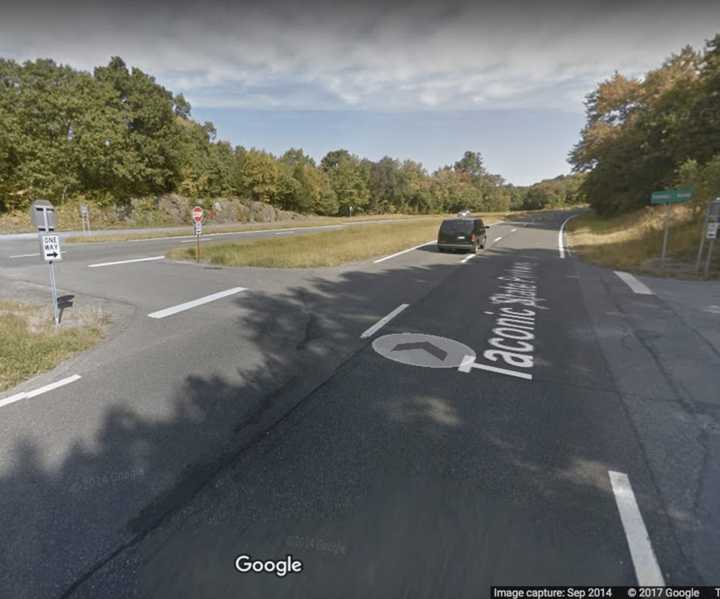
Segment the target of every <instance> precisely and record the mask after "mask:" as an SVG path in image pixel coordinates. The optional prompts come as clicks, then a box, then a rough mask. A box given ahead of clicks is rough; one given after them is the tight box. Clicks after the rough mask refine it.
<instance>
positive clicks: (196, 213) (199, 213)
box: [192, 206, 203, 223]
mask: <svg viewBox="0 0 720 599" xmlns="http://www.w3.org/2000/svg"><path fill="white" fill-rule="evenodd" d="M192 218H193V220H194V221H195V222H196V223H201V222H202V219H203V209H202V208H200V206H195V208H193V209H192Z"/></svg>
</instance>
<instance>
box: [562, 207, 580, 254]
mask: <svg viewBox="0 0 720 599" xmlns="http://www.w3.org/2000/svg"><path fill="white" fill-rule="evenodd" d="M576 216H577V214H573V215H572V216H569V217H567V218H566V219H565V220H564V221H563V224H562V225H560V231H558V252H560V257H561V258H565V252H566V249H565V225H567V224H568V223H569V222H570V221H571V220H572V219H573V218H575V217H576Z"/></svg>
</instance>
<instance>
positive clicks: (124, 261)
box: [88, 256, 165, 268]
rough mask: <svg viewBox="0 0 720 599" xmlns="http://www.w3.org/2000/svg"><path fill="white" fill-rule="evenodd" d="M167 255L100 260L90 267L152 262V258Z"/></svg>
mask: <svg viewBox="0 0 720 599" xmlns="http://www.w3.org/2000/svg"><path fill="white" fill-rule="evenodd" d="M164 259H165V256H150V257H149V258H134V259H133V260H118V261H117V262H98V263H97V264H88V268H100V267H101V266H115V265H116V264H132V263H133V262H150V261H151V260H164Z"/></svg>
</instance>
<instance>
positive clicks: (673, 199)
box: [650, 189, 693, 269]
mask: <svg viewBox="0 0 720 599" xmlns="http://www.w3.org/2000/svg"><path fill="white" fill-rule="evenodd" d="M692 193H693V192H692V190H691V189H666V190H663V191H654V192H653V193H652V195H651V196H650V203H651V204H665V206H666V209H665V233H664V235H663V244H662V252H661V254H660V266H661V268H662V269H664V268H665V256H666V255H667V244H668V238H669V237H670V204H680V203H682V202H687V201H688V200H689V199H690V198H691V197H692Z"/></svg>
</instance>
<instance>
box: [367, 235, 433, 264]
mask: <svg viewBox="0 0 720 599" xmlns="http://www.w3.org/2000/svg"><path fill="white" fill-rule="evenodd" d="M431 243H435V240H434V239H431V240H430V241H426V242H425V243H421V244H420V245H415V246H413V247H411V248H408V249H406V250H403V251H402V252H396V253H395V254H390V255H389V256H385V257H383V258H378V259H377V260H374V261H373V264H379V263H380V262H385V260H390V258H395V257H396V256H401V255H402V254H407V253H408V252H412V251H413V250H417V249H418V248H421V247H425V246H426V245H430V244H431Z"/></svg>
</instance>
